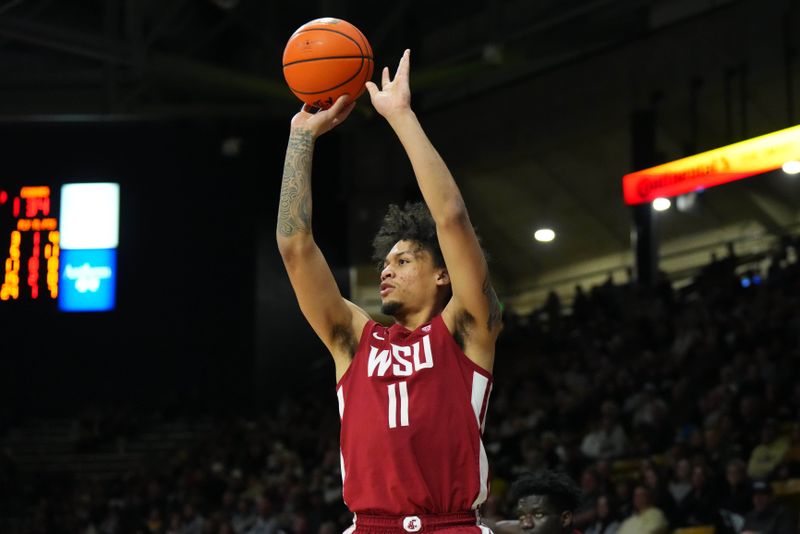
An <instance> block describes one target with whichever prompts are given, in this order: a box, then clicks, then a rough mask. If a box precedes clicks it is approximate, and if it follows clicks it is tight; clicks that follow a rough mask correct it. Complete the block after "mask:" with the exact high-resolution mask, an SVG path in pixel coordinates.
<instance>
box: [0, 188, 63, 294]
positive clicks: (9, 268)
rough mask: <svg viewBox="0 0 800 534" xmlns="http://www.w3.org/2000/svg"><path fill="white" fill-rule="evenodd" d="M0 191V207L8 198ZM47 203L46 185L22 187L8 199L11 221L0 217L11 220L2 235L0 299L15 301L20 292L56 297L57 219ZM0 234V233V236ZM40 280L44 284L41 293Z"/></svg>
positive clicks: (48, 196) (47, 190) (48, 189)
mask: <svg viewBox="0 0 800 534" xmlns="http://www.w3.org/2000/svg"><path fill="white" fill-rule="evenodd" d="M2 193H3V194H2V195H0V199H2V202H0V206H2V205H3V204H6V202H7V200H8V199H9V194H8V193H6V191H5V190H4V191H2ZM50 202H51V198H50V188H49V187H47V186H32V187H22V188H20V190H19V194H18V195H15V196H14V197H13V199H12V200H11V205H10V210H9V211H10V212H11V213H10V218H11V220H10V221H8V219H7V218H2V219H0V220H3V221H6V222H10V223H11V231H10V234H6V235H9V241H8V243H9V245H8V249H7V254H6V258H5V261H4V262H3V266H4V273H3V278H2V284H1V285H0V300H18V299H20V297H22V296H23V295H24V296H26V297H30V298H31V299H38V298H39V297H40V296H41V295H46V296H47V297H49V298H50V299H55V298H56V297H57V296H58V270H59V254H60V247H59V232H58V219H57V218H55V217H50V216H49V215H50ZM4 209H7V208H4ZM0 215H2V213H0ZM5 224H6V223H4V225H3V226H4V227H5ZM2 237H3V236H2V235H1V234H0V239H1V238H2ZM0 253H2V251H0ZM43 282H44V284H46V290H44V292H43V289H42V285H43Z"/></svg>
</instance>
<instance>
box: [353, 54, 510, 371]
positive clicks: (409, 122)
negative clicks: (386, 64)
mask: <svg viewBox="0 0 800 534" xmlns="http://www.w3.org/2000/svg"><path fill="white" fill-rule="evenodd" d="M410 61H411V58H410V51H409V50H406V51H405V53H404V54H403V57H402V59H400V64H399V65H398V67H397V71H396V73H395V75H394V78H393V79H392V78H390V76H389V70H388V69H384V70H383V75H382V81H381V88H380V89H378V86H377V85H375V84H374V83H372V82H367V90H368V91H369V94H370V99H371V100H372V104H373V106H374V107H375V109H376V111H377V112H378V113H380V114H381V115H382V116H383V117H384V118H385V119H386V121H387V122H388V123H389V125H390V126H391V127H392V129H393V130H394V132H395V134H397V137H398V138H399V139H400V142H401V143H402V145H403V148H404V149H405V151H406V154H407V155H408V159H409V160H410V161H411V166H412V167H413V168H414V174H415V175H416V178H417V184H418V185H419V189H420V192H421V193H422V197H423V198H424V199H425V203H426V204H427V206H428V209H430V212H431V215H432V216H433V220H434V222H435V223H436V234H437V236H438V239H439V246H440V247H441V249H442V255H443V256H444V260H445V263H446V264H447V273H448V275H449V279H450V285H451V288H452V290H453V297H452V298H451V299H450V302H449V303H448V304H447V306H446V307H445V309H444V311H443V312H442V317H443V318H444V320H445V323H446V324H447V326H448V328H449V329H450V331H451V332H452V333H453V334H454V336H455V337H456V338H457V339H459V340H461V341H462V347H463V349H464V354H466V355H467V356H468V357H469V358H470V359H471V360H472V361H474V362H475V363H476V364H478V365H480V366H481V367H483V368H484V369H486V370H489V371H491V369H492V366H493V363H494V348H495V341H496V339H497V336H498V334H499V333H500V329H501V328H502V320H501V313H500V304H499V301H498V300H497V295H496V294H495V292H494V290H493V289H492V285H491V282H490V279H489V269H488V267H487V264H486V258H484V255H483V250H482V249H481V246H480V243H479V242H478V237H477V236H476V235H475V230H474V228H473V227H472V223H471V222H470V220H469V215H468V214H467V208H466V206H465V204H464V198H463V197H462V195H461V191H460V190H459V188H458V185H457V184H456V182H455V180H454V179H453V176H452V174H451V173H450V170H449V169H448V168H447V165H446V164H445V162H444V160H443V159H442V157H441V156H440V155H439V153H438V152H437V151H436V148H434V146H433V144H432V143H431V141H430V140H429V139H428V136H427V135H426V133H425V131H424V130H423V129H422V126H421V125H420V123H419V121H418V120H417V116H416V115H415V114H414V112H413V111H412V109H411V91H410V88H409V70H410Z"/></svg>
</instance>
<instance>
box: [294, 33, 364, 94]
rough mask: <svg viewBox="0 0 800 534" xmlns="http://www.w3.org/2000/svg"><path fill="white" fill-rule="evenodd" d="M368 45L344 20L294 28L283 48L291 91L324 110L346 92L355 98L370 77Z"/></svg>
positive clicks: (362, 90) (361, 35) (361, 91)
mask: <svg viewBox="0 0 800 534" xmlns="http://www.w3.org/2000/svg"><path fill="white" fill-rule="evenodd" d="M372 67H373V58H372V47H371V46H370V45H369V42H368V41H367V38H366V37H364V34H363V33H361V32H360V31H359V29H358V28H356V27H355V26H353V25H352V24H350V23H349V22H347V21H344V20H341V19H334V18H322V19H315V20H312V21H311V22H307V23H305V24H303V25H302V26H300V27H299V28H297V30H296V31H295V32H294V33H293V34H292V36H291V37H290V38H289V42H288V43H286V48H285V49H284V51H283V76H284V78H286V83H287V84H288V85H289V89H291V90H292V92H293V93H294V94H295V96H297V98H299V99H300V100H302V101H303V102H305V103H306V104H309V105H311V106H314V107H317V108H322V109H326V108H329V107H330V106H331V105H332V104H333V103H334V102H335V101H336V99H337V98H339V97H340V96H341V95H343V94H345V93H347V94H349V95H350V98H351V100H355V99H356V98H358V97H359V96H361V94H362V93H363V92H364V83H365V82H366V81H367V80H369V79H370V78H371V77H372Z"/></svg>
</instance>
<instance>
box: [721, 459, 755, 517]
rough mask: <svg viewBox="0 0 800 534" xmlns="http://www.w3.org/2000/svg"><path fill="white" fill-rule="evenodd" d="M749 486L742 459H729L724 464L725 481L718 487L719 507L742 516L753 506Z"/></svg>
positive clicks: (750, 486)
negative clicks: (725, 464)
mask: <svg viewBox="0 0 800 534" xmlns="http://www.w3.org/2000/svg"><path fill="white" fill-rule="evenodd" d="M751 488H752V483H751V482H750V480H749V479H748V478H747V473H746V472H745V464H744V461H742V460H741V459H739V458H736V459H733V460H731V461H729V462H728V465H727V466H725V482H724V484H723V485H722V487H721V489H720V499H719V507H720V509H721V510H726V511H728V512H731V513H734V514H737V515H739V516H742V517H744V516H745V514H746V513H747V512H748V511H749V510H750V509H751V508H752V507H753V493H752V490H751Z"/></svg>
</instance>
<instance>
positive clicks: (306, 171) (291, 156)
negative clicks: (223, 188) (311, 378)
mask: <svg viewBox="0 0 800 534" xmlns="http://www.w3.org/2000/svg"><path fill="white" fill-rule="evenodd" d="M353 106H354V103H348V101H347V98H346V97H342V98H340V99H339V100H337V101H336V103H335V104H334V105H333V106H332V107H331V108H330V109H327V110H324V111H319V112H317V113H316V114H311V113H308V112H306V111H305V110H304V111H301V112H300V113H298V114H296V115H295V116H294V118H292V123H291V133H290V135H289V145H288V147H287V149H286V160H285V162H284V167H283V181H282V184H281V195H280V205H279V207H278V224H277V228H276V237H277V241H278V249H279V250H280V253H281V257H282V258H283V263H284V265H285V266H286V271H287V272H288V274H289V280H290V282H291V284H292V288H293V289H294V292H295V295H296V296H297V301H298V303H299V304H300V309H301V311H302V312H303V315H304V316H305V318H306V320H307V321H308V322H309V324H310V325H311V327H312V328H313V329H314V331H315V332H316V333H317V335H318V336H319V337H320V339H321V340H322V342H323V343H324V344H325V346H326V347H328V350H330V352H331V354H332V355H333V357H334V361H335V363H336V376H337V380H338V378H339V377H341V375H342V374H344V371H345V370H346V369H347V366H348V365H349V362H350V358H351V357H352V355H353V353H354V351H355V348H356V346H357V344H358V336H359V335H360V334H361V328H363V326H364V324H365V323H366V321H367V320H368V317H367V315H366V313H364V312H363V311H361V310H360V309H359V308H357V307H356V306H355V305H354V304H352V303H350V302H348V301H347V300H345V299H344V298H343V297H342V294H341V292H340V291H339V287H338V286H337V284H336V280H335V279H334V277H333V273H332V272H331V269H330V267H329V266H328V263H327V261H326V260H325V257H324V256H323V255H322V252H321V251H320V249H319V247H318V246H317V244H316V242H315V241H314V236H313V234H312V231H311V163H312V159H313V155H314V143H315V141H316V139H317V137H319V136H320V135H322V134H323V133H325V132H327V131H329V130H331V129H332V128H334V127H335V126H337V125H338V124H340V123H341V122H342V121H344V120H345V119H346V118H347V116H348V115H349V114H350V112H351V111H352V109H353Z"/></svg>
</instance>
